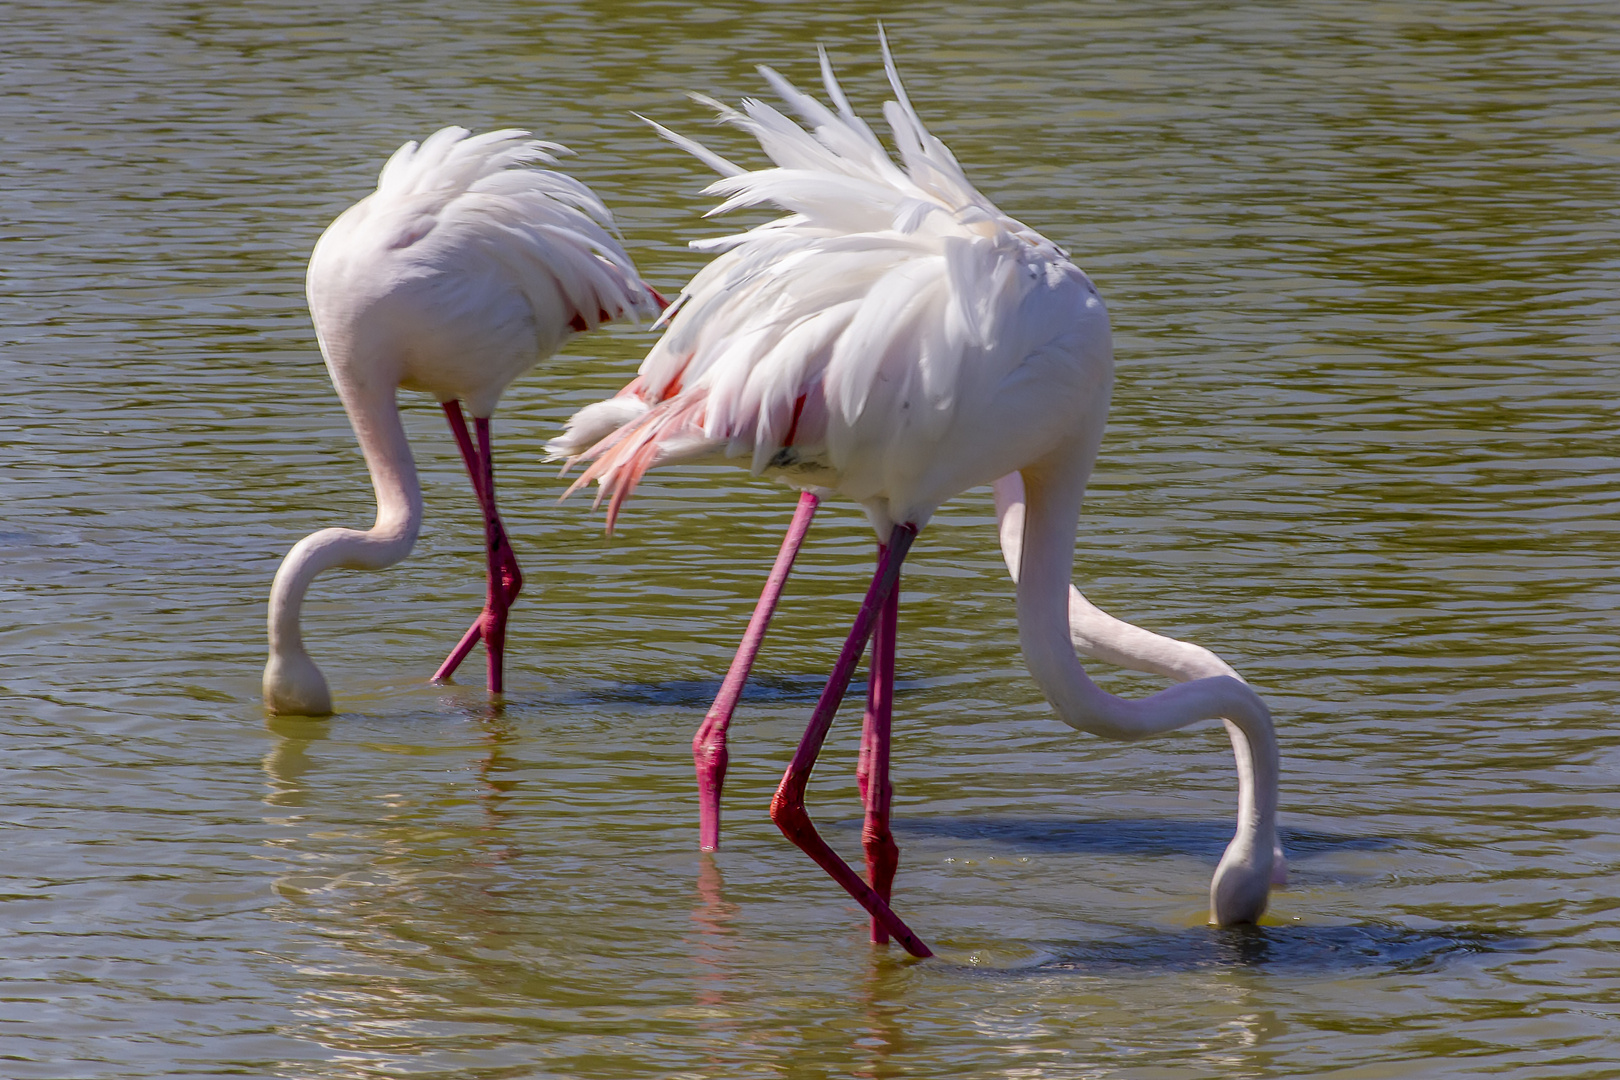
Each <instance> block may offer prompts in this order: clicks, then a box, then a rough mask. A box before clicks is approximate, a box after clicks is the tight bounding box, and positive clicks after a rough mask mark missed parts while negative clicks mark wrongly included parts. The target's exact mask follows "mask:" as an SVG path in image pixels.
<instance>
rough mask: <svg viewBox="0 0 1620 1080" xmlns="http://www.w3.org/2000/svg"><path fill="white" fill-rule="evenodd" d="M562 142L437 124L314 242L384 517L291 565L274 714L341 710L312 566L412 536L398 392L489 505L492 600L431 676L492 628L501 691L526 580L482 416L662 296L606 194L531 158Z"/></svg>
mask: <svg viewBox="0 0 1620 1080" xmlns="http://www.w3.org/2000/svg"><path fill="white" fill-rule="evenodd" d="M559 152H565V150H564V148H563V147H561V146H559V145H557V144H556V143H550V142H542V141H541V140H539V139H535V138H532V137H530V135H529V133H528V132H526V131H517V130H510V129H509V130H502V131H491V132H487V133H485V134H482V135H473V134H471V133H470V132H468V131H467V130H466V129H464V128H459V127H447V128H444V129H443V130H441V131H439V132H437V133H435V134H433V135H431V136H429V137H428V138H427V139H426V140H424V141H423V142H422V143H421V145H417V144H416V143H415V142H408V143H406V144H405V145H404V146H402V147H400V149H399V150H398V151H396V152H395V154H394V155H393V156H392V157H391V158H389V159H388V163H387V164H386V165H384V166H383V169H382V174H381V175H380V176H379V177H378V180H377V190H376V191H375V192H373V193H372V194H370V195H368V196H366V197H365V198H364V199H361V200H360V201H359V202H358V203H356V204H355V205H354V206H351V207H350V208H349V209H347V210H345V211H344V212H343V213H342V214H341V215H340V216H339V217H338V219H337V220H336V221H334V222H333V223H332V224H331V226H330V227H328V228H327V230H326V232H325V233H324V234H323V235H322V236H321V238H320V240H319V242H317V243H316V245H315V251H314V253H313V254H312V255H311V256H310V260H309V275H308V287H307V291H308V294H309V310H310V314H311V316H313V318H314V320H315V332H316V335H317V337H318V338H319V340H320V346H321V353H322V355H324V356H325V358H326V366H327V369H328V371H330V372H331V375H332V382H333V385H335V386H336V387H337V392H338V396H339V397H340V398H341V399H342V400H343V407H344V409H345V410H346V411H347V412H348V414H349V421H350V423H352V424H353V426H354V433H355V437H356V438H357V439H358V440H359V442H360V448H361V450H362V451H363V452H364V453H365V457H366V466H367V468H368V469H369V470H370V471H371V482H372V486H373V487H374V488H375V489H376V492H377V520H376V524H374V525H373V526H372V527H371V528H370V529H368V530H365V531H361V530H357V529H322V530H321V531H320V532H317V533H313V534H311V535H309V536H306V537H304V539H302V540H300V541H299V542H298V543H297V544H295V545H294V546H293V549H292V550H291V551H290V552H288V553H287V557H286V558H285V559H284V560H282V563H281V568H280V569H279V570H277V571H276V578H275V583H274V584H273V585H272V586H271V590H270V617H269V634H270V657H269V661H268V662H267V663H266V664H265V669H264V701H265V705H266V706H267V707H268V708H269V709H270V710H271V711H272V712H277V713H294V714H303V715H315V716H319V715H325V714H326V713H329V712H331V711H332V695H331V692H330V690H329V689H328V688H327V684H326V678H325V676H323V675H322V674H321V670H320V668H319V667H317V666H316V664H315V661H314V660H312V659H311V658H310V655H309V653H308V651H306V650H305V648H304V642H303V635H302V632H301V630H300V627H299V613H300V610H301V609H302V606H303V601H304V594H305V593H306V592H307V590H308V589H309V585H310V582H311V581H313V580H314V578H315V576H316V575H317V574H319V573H321V572H322V571H324V570H327V569H330V568H332V567H347V568H349V569H355V570H380V569H382V568H384V567H386V566H392V565H393V564H394V563H397V562H399V561H400V560H401V559H403V558H404V557H405V556H406V555H408V554H409V553H410V550H411V547H412V546H413V545H414V544H415V543H416V535H417V532H418V530H419V529H420V528H421V524H422V489H421V485H420V484H419V483H418V482H417V477H416V466H415V464H414V463H413V461H412V460H411V448H410V445H409V444H408V443H407V442H406V440H405V428H404V425H403V424H402V423H401V421H400V416H399V408H398V405H397V404H396V402H395V394H396V391H397V390H398V389H399V388H400V387H405V388H407V389H411V390H423V391H426V392H427V393H430V394H432V395H433V396H434V397H435V398H437V399H438V400H439V402H440V403H441V404H442V405H443V407H444V412H445V416H446V417H447V418H448V419H449V422H450V430H451V432H452V433H453V434H454V435H455V438H456V444H457V446H459V447H460V449H461V457H462V460H463V461H464V462H465V463H466V466H467V474H468V476H470V477H471V478H472V485H473V491H474V493H475V494H476V495H477V497H478V502H479V506H480V507H481V508H482V510H483V514H484V540H485V552H486V558H487V563H488V574H489V589H488V593H487V597H486V600H485V603H484V610H483V611H482V612H481V613H480V614H479V616H478V619H477V621H475V622H474V623H473V625H472V627H471V628H470V629H469V630H468V631H467V633H466V634H465V635H463V637H462V639H461V642H460V644H458V645H457V646H456V648H455V649H454V650H453V651H452V652H451V653H450V655H449V656H448V657H447V658H446V659H445V661H444V663H443V664H441V665H440V667H439V670H438V671H437V672H436V673H435V675H434V678H435V679H444V678H448V677H449V676H450V674H451V673H452V672H454V671H455V669H456V667H457V665H459V664H460V663H461V661H462V660H463V659H465V658H466V656H467V654H468V653H470V652H471V651H472V649H473V647H474V646H476V645H477V644H478V642H479V641H480V640H482V641H483V642H484V646H485V650H486V652H487V654H488V658H489V665H488V676H489V689H490V692H491V693H497V694H498V693H500V692H501V690H502V685H503V681H502V652H503V648H504V646H505V641H506V619H507V609H508V608H509V607H510V606H511V603H512V601H513V599H514V598H515V597H516V596H517V594H518V590H519V589H521V588H522V587H523V576H522V574H521V573H520V572H519V570H518V564H517V558H516V556H515V555H514V554H513V553H512V546H511V544H510V543H508V542H507V539H506V530H505V529H504V528H503V527H502V525H501V519H500V515H499V513H498V512H497V511H496V508H495V473H494V465H493V461H492V459H491V455H490V429H489V428H490V416H491V414H493V413H494V411H495V405H496V402H497V401H499V399H500V396H501V393H502V392H503V391H504V390H505V389H506V387H507V385H508V384H510V383H511V382H512V380H513V379H516V378H517V377H518V376H519V375H521V374H523V373H524V372H525V371H528V370H529V369H530V368H531V367H533V366H534V365H535V364H536V363H538V362H539V361H541V360H543V359H545V358H546V357H548V356H550V355H551V354H552V353H554V352H556V351H557V350H558V349H559V348H561V347H562V345H563V344H564V343H565V342H567V341H568V339H569V338H571V337H573V336H574V335H575V334H577V333H581V332H583V331H585V330H589V329H591V328H593V327H596V326H600V325H601V324H603V323H606V322H609V321H611V320H614V319H622V318H626V317H639V316H651V315H653V314H655V313H656V312H657V311H658V310H659V309H660V308H661V307H663V306H664V304H663V301H662V298H661V297H659V295H658V294H657V293H656V292H654V291H653V289H652V287H651V286H649V285H647V284H646V283H645V282H643V281H642V280H641V278H640V276H639V275H638V274H637V273H636V268H635V266H634V264H632V263H631V261H630V256H629V255H627V254H625V252H624V248H623V247H622V246H621V245H620V244H619V242H618V241H617V240H616V239H615V238H614V236H613V235H612V233H611V232H610V230H611V229H612V228H613V217H612V215H611V214H610V213H609V212H608V209H607V207H606V206H604V205H603V204H602V200H601V199H599V198H597V196H596V194H595V193H594V192H592V191H591V190H590V189H589V188H588V187H586V186H585V185H584V184H582V183H580V182H579V181H577V180H575V179H573V178H572V177H569V176H566V175H564V174H562V173H560V172H555V171H552V170H549V169H542V168H535V167H534V166H536V165H540V164H549V163H551V162H554V161H555V160H556V159H555V157H554V155H555V154H557V153H559ZM463 402H465V403H466V407H467V411H468V412H470V413H471V414H472V417H473V428H474V431H475V433H476V436H477V445H476V446H474V444H473V435H472V434H469V432H468V430H467V421H466V419H465V417H464V416H463V414H462V403H463Z"/></svg>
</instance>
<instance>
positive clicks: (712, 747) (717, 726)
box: [692, 491, 821, 851]
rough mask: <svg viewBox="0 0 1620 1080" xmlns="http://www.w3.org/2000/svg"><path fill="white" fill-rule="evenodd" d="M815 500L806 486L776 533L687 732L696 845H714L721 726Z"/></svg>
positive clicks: (723, 758)
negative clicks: (747, 607)
mask: <svg viewBox="0 0 1620 1080" xmlns="http://www.w3.org/2000/svg"><path fill="white" fill-rule="evenodd" d="M820 505H821V499H820V498H818V497H817V496H815V495H813V494H811V493H810V492H808V491H806V492H802V493H801V494H800V495H799V507H798V509H797V510H796V511H794V514H793V523H792V524H791V525H789V526H788V531H787V535H786V536H785V537H783V538H782V548H781V550H780V551H778V552H777V553H776V563H775V565H773V566H772V567H771V575H770V577H768V578H766V579H765V589H764V591H763V592H761V593H760V594H759V603H757V604H755V605H754V615H753V618H751V619H749V620H748V630H747V631H746V632H745V633H744V634H743V639H742V644H740V645H738V646H737V655H736V656H734V657H732V660H731V667H730V669H729V670H727V672H726V678H725V681H724V682H722V683H721V684H720V693H719V694H718V695H717V696H716V697H715V699H714V704H713V705H711V706H710V707H709V712H708V714H707V715H706V716H704V718H703V723H702V724H700V725H699V726H698V729H697V733H696V734H695V735H693V736H692V761H693V764H694V765H696V767H697V781H698V847H699V848H700V849H701V850H703V851H715V850H718V849H719V847H720V790H721V788H722V787H723V786H724V785H725V782H726V764H727V763H728V762H729V761H730V760H731V759H730V755H729V754H728V753H727V752H726V728H727V727H728V726H729V725H730V724H731V714H732V711H733V710H735V709H736V707H737V700H738V699H739V698H740V697H741V696H742V689H743V684H744V683H746V682H747V681H748V672H749V671H750V670H751V669H752V668H753V666H754V658H755V657H756V656H758V655H759V647H760V645H761V644H763V643H764V641H765V631H766V630H768V629H769V628H770V625H771V615H772V614H773V613H774V612H775V611H776V603H777V601H778V600H780V599H781V598H782V587H783V585H785V584H786V583H787V577H788V573H789V571H791V570H792V569H793V560H794V558H795V557H796V556H797V555H798V554H799V547H800V545H801V544H803V543H804V537H805V534H806V533H807V532H809V531H810V521H811V519H812V518H814V517H815V516H816V507H818V506H820Z"/></svg>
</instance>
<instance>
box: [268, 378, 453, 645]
mask: <svg viewBox="0 0 1620 1080" xmlns="http://www.w3.org/2000/svg"><path fill="white" fill-rule="evenodd" d="M340 389H342V388H340ZM343 398H344V407H345V408H346V409H347V410H348V413H349V422H350V423H351V424H352V425H353V426H354V433H355V437H356V438H357V439H358V440H359V443H360V449H361V451H362V452H363V453H364V454H365V457H366V467H367V469H369V470H370V472H371V484H372V487H373V488H374V489H375V491H376V493H377V520H376V522H375V524H373V525H372V527H371V528H369V529H367V530H365V531H363V532H362V531H360V530H357V529H322V530H321V531H320V532H317V533H312V534H310V535H309V536H306V537H304V538H303V539H302V540H300V541H299V542H298V543H297V544H296V545H294V546H293V549H292V550H291V551H290V552H288V553H287V557H286V558H285V559H283V560H282V563H281V568H280V569H279V570H277V571H276V580H275V583H274V584H273V585H272V586H271V589H270V617H269V632H270V654H271V656H272V657H277V656H302V655H304V641H303V635H302V633H301V631H300V629H299V615H300V612H301V610H302V608H303V602H304V594H305V593H306V592H307V591H308V589H309V584H310V582H311V581H313V580H314V579H315V577H316V575H318V574H320V573H322V572H323V571H326V570H330V569H332V568H333V567H345V568H347V569H351V570H381V569H382V568H384V567H386V566H392V565H393V564H394V563H397V562H399V561H400V560H401V559H403V558H404V557H405V556H406V555H408V554H410V551H411V548H412V546H414V545H415V543H416V535H417V533H418V531H420V529H421V527H422V489H421V485H420V484H419V483H418V482H417V477H416V464H415V462H414V461H413V460H412V458H411V448H410V444H409V443H407V442H406V441H405V426H404V424H403V423H402V422H401V421H400V416H399V408H398V406H397V405H396V404H395V402H394V392H393V389H392V387H390V388H389V389H388V390H387V391H386V392H370V393H367V392H362V391H358V390H351V391H350V392H348V393H344V394H343Z"/></svg>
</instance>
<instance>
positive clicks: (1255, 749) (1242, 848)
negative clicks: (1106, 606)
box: [998, 468, 1278, 923]
mask: <svg viewBox="0 0 1620 1080" xmlns="http://www.w3.org/2000/svg"><path fill="white" fill-rule="evenodd" d="M1085 471H1086V470H1084V469H1080V468H1069V469H1063V468H1052V469H1048V470H1046V471H1041V470H1034V469H1032V470H1030V471H1027V472H1025V473H1024V474H1023V477H1022V479H1023V484H1024V486H1025V488H1026V494H1027V502H1025V503H1024V504H1023V508H1024V514H1023V523H1022V530H1021V533H1022V535H1021V538H1020V539H1019V541H1018V542H1017V543H1015V544H1009V543H1008V542H1007V536H1006V533H1007V531H1008V530H1007V528H1006V526H1007V524H1008V518H1009V517H1011V516H1012V515H1011V513H1010V511H1011V510H1012V507H1013V506H1014V505H1015V504H1014V502H1013V501H1012V500H1011V499H1009V498H1007V496H1008V495H1010V494H1011V493H1012V491H1011V489H1010V488H1009V487H1008V486H1007V482H1005V481H1004V482H1003V484H1002V485H999V487H1000V490H999V491H998V496H999V497H1000V498H1001V499H1002V500H1003V502H1004V506H1003V527H1004V531H1003V537H1004V546H1005V547H1007V549H1008V550H1007V555H1008V565H1009V568H1010V569H1013V571H1014V576H1015V577H1016V578H1017V580H1018V624H1019V641H1020V643H1021V644H1022V646H1023V650H1024V658H1025V662H1026V663H1027V664H1028V665H1029V670H1030V674H1032V675H1033V676H1034V677H1035V681H1036V682H1037V683H1038V684H1039V685H1040V687H1041V690H1042V692H1043V693H1044V694H1045V695H1046V698H1047V700H1048V701H1050V702H1051V703H1052V706H1053V708H1054V709H1055V710H1056V711H1057V713H1058V716H1059V717H1060V718H1061V719H1062V720H1063V721H1064V722H1065V723H1067V724H1069V725H1070V726H1071V727H1074V728H1077V729H1079V730H1081V731H1087V732H1090V733H1092V734H1095V735H1100V736H1102V737H1104V738H1111V739H1123V740H1136V739H1141V738H1145V737H1147V736H1149V735H1154V734H1157V733H1160V732H1164V731H1171V730H1174V729H1176V728H1180V727H1185V726H1187V725H1188V724H1192V723H1196V722H1198V721H1200V720H1209V719H1217V718H1220V719H1224V720H1225V721H1226V722H1227V725H1228V730H1229V732H1230V733H1231V736H1232V743H1233V750H1234V754H1235V757H1236V764H1237V773H1238V828H1237V834H1236V835H1235V836H1234V837H1233V840H1232V843H1231V844H1230V845H1229V846H1228V848H1227V851H1226V855H1225V857H1223V859H1222V860H1221V867H1220V868H1219V869H1218V870H1217V871H1216V880H1215V883H1214V885H1213V886H1212V915H1213V916H1214V918H1215V919H1216V921H1217V922H1223V923H1225V922H1244V921H1252V919H1254V918H1258V917H1259V912H1260V911H1263V910H1264V906H1265V896H1266V893H1267V887H1268V886H1269V883H1270V881H1271V879H1272V872H1273V868H1274V865H1275V858H1276V854H1277V846H1276V812H1277V782H1278V760H1277V744H1276V735H1275V733H1274V731H1273V729H1272V723H1271V714H1270V712H1269V710H1268V709H1267V708H1266V705H1265V703H1264V702H1263V701H1261V700H1260V698H1259V696H1258V695H1257V694H1255V693H1254V691H1253V690H1251V689H1250V688H1249V687H1248V685H1247V684H1245V683H1244V682H1243V681H1242V679H1240V678H1238V677H1237V675H1236V673H1235V672H1233V671H1232V669H1231V668H1230V667H1228V666H1227V665H1226V664H1224V663H1223V662H1222V661H1220V660H1219V658H1217V657H1215V656H1214V654H1213V653H1209V652H1208V651H1207V650H1204V649H1200V648H1199V647H1198V646H1189V645H1187V644H1186V643H1185V642H1176V641H1174V640H1173V639H1169V638H1161V637H1160V636H1159V635H1156V634H1150V633H1149V632H1147V631H1144V630H1141V629H1139V628H1137V627H1133V626H1131V625H1130V624H1129V623H1124V622H1121V621H1120V620H1117V619H1114V618H1112V617H1111V616H1108V615H1106V614H1105V613H1103V612H1101V611H1099V610H1098V609H1097V608H1095V607H1093V606H1092V605H1091V604H1089V603H1087V602H1086V601H1085V599H1084V597H1081V596H1080V595H1079V593H1078V592H1077V591H1075V590H1073V588H1072V586H1071V585H1070V578H1071V577H1072V575H1073V570H1074V537H1075V528H1076V523H1077V520H1078V517H1079V511H1080V499H1081V496H1082V494H1083V493H1084V488H1085V477H1084V474H1085ZM1076 598H1078V599H1079V600H1080V603H1079V604H1078V605H1076V604H1074V603H1073V600H1074V599H1076ZM1076 645H1080V646H1082V647H1084V648H1086V651H1087V652H1089V653H1091V654H1092V655H1094V656H1099V657H1100V658H1102V659H1105V660H1108V661H1110V662H1113V663H1118V664H1122V665H1124V666H1128V667H1132V668H1137V669H1140V670H1148V671H1158V672H1160V673H1162V674H1165V675H1168V676H1170V677H1171V678H1177V679H1183V680H1189V681H1183V682H1181V683H1180V684H1179V685H1176V686H1172V687H1170V688H1169V689H1167V690H1163V691H1160V692H1159V693H1157V694H1153V695H1151V696H1149V697H1147V698H1143V699H1141V700H1138V701H1129V700H1126V699H1124V698H1118V697H1115V696H1114V695H1112V694H1109V693H1107V692H1106V691H1104V690H1102V689H1101V688H1100V687H1098V686H1097V685H1096V684H1095V683H1093V682H1092V681H1091V679H1090V677H1088V676H1087V675H1086V672H1085V669H1084V668H1083V667H1081V665H1080V661H1079V658H1078V657H1077V656H1076V655H1075V647H1076Z"/></svg>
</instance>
